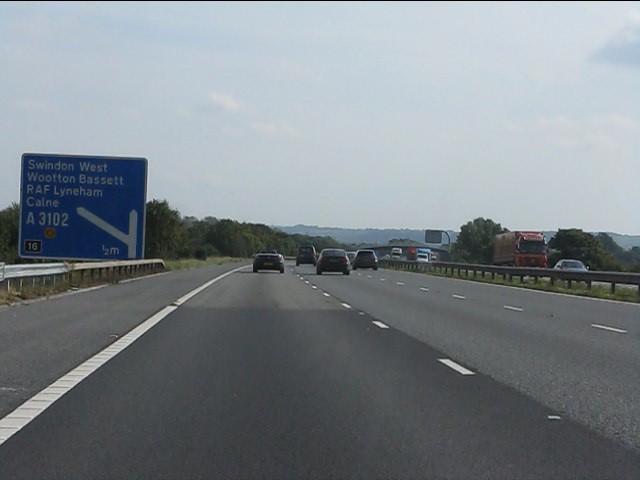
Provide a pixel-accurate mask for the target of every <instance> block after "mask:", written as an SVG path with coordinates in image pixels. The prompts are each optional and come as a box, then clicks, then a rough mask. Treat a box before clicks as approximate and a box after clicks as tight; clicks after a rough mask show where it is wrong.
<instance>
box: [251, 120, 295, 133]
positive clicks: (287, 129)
mask: <svg viewBox="0 0 640 480" xmlns="http://www.w3.org/2000/svg"><path fill="white" fill-rule="evenodd" d="M251 128H252V129H253V130H255V131H256V132H259V133H261V134H263V135H267V136H270V137H275V136H291V137H299V136H300V133H299V132H298V131H297V130H296V129H294V128H293V127H291V126H289V125H287V124H280V125H277V124H275V123H268V122H252V123H251Z"/></svg>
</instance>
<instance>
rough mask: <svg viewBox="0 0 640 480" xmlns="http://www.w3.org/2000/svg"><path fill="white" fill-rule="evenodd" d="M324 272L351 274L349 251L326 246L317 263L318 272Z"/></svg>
mask: <svg viewBox="0 0 640 480" xmlns="http://www.w3.org/2000/svg"><path fill="white" fill-rule="evenodd" d="M322 272H342V273H344V274H345V275H349V257H348V256H347V252H345V251H344V250H342V249H341V248H325V249H324V250H322V251H321V252H320V256H319V257H318V262H317V264H316V273H317V274H318V275H322Z"/></svg>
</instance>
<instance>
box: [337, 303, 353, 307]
mask: <svg viewBox="0 0 640 480" xmlns="http://www.w3.org/2000/svg"><path fill="white" fill-rule="evenodd" d="M340 305H342V306H343V307H344V308H351V305H349V304H348V303H341V304H340Z"/></svg>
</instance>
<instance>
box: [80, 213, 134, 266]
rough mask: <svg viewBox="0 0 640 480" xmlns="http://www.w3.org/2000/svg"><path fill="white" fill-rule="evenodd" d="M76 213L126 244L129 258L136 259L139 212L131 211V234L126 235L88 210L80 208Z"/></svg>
mask: <svg viewBox="0 0 640 480" xmlns="http://www.w3.org/2000/svg"><path fill="white" fill-rule="evenodd" d="M76 211H77V212H78V215H80V216H81V217H83V218H85V219H87V220H89V221H90V222H91V223H93V224H94V225H95V226H96V227H99V228H101V229H102V230H104V231H105V232H107V233H108V234H109V235H112V236H114V237H115V238H117V239H118V240H120V241H121V242H122V243H124V244H125V245H126V246H127V248H128V251H127V256H128V258H136V241H137V240H138V212H136V211H135V210H131V211H130V212H129V233H128V234H126V233H123V232H121V231H120V230H118V229H117V228H116V227H114V226H113V225H111V224H110V223H107V222H105V221H104V220H103V219H101V218H100V217H98V216H97V215H95V214H93V213H91V212H90V211H89V210H87V209H86V208H83V207H78V208H77V209H76Z"/></svg>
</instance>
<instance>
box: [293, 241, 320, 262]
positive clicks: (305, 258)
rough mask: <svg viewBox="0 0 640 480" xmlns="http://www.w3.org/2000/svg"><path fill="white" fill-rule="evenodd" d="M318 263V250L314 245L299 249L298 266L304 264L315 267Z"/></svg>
mask: <svg viewBox="0 0 640 480" xmlns="http://www.w3.org/2000/svg"><path fill="white" fill-rule="evenodd" d="M316 261H317V254H316V248H315V247H314V246H313V245H311V246H307V247H300V248H298V255H296V265H300V264H302V263H311V264H313V266H314V267H315V265H316Z"/></svg>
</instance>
